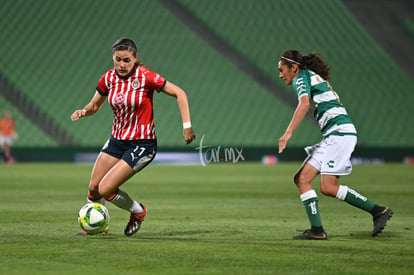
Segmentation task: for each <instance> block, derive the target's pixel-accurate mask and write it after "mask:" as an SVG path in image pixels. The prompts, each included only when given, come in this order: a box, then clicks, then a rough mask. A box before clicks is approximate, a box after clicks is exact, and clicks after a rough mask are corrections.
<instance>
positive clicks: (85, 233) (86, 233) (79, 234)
mask: <svg viewBox="0 0 414 275" xmlns="http://www.w3.org/2000/svg"><path fill="white" fill-rule="evenodd" d="M76 235H78V236H86V235H89V234H88V232H86V231H85V230H82V231H81V232H78V233H76Z"/></svg>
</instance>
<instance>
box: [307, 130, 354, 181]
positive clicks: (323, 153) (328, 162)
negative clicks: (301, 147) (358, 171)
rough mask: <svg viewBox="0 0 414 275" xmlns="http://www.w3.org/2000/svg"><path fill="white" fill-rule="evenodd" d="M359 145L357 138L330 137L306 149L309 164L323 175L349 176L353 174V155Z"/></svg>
mask: <svg viewBox="0 0 414 275" xmlns="http://www.w3.org/2000/svg"><path fill="white" fill-rule="evenodd" d="M356 143H357V137H356V136H351V135H347V136H335V135H332V136H329V137H327V138H325V139H323V140H322V141H321V142H319V143H318V144H316V145H313V146H308V147H306V148H305V151H306V153H307V154H308V157H307V158H306V160H305V161H304V164H305V163H309V164H310V165H312V166H313V167H315V168H316V169H318V171H319V172H320V173H321V174H322V175H323V174H326V175H337V176H341V175H349V174H351V173H352V163H351V155H352V152H353V151H354V149H355V145H356Z"/></svg>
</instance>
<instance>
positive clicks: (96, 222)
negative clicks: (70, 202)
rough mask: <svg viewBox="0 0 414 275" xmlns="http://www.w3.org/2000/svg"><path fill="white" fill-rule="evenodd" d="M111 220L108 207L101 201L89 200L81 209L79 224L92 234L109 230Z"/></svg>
mask: <svg viewBox="0 0 414 275" xmlns="http://www.w3.org/2000/svg"><path fill="white" fill-rule="evenodd" d="M109 220H110V217H109V211H108V209H107V208H106V207H105V206H104V205H103V204H101V203H99V202H89V203H87V204H85V205H84V206H83V207H82V208H81V209H80V210H79V214H78V222H79V225H80V227H81V228H82V229H83V230H85V231H86V232H87V233H88V234H90V235H94V234H98V233H102V232H107V231H108V224H109Z"/></svg>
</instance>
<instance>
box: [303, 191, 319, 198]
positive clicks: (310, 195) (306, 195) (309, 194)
mask: <svg viewBox="0 0 414 275" xmlns="http://www.w3.org/2000/svg"><path fill="white" fill-rule="evenodd" d="M317 197H318V195H317V194H316V191H315V190H309V191H306V192H305V193H303V194H301V195H300V200H301V201H307V200H309V199H313V198H317Z"/></svg>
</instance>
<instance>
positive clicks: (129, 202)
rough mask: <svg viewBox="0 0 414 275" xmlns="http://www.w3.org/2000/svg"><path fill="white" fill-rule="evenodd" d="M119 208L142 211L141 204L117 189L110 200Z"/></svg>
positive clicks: (133, 211)
mask: <svg viewBox="0 0 414 275" xmlns="http://www.w3.org/2000/svg"><path fill="white" fill-rule="evenodd" d="M110 202H112V203H113V204H115V205H116V206H118V207H119V208H122V209H125V210H127V211H129V212H131V213H142V212H144V209H143V208H142V206H141V205H140V204H139V203H138V202H136V201H135V200H133V199H132V198H131V197H130V196H129V195H128V194H127V193H126V192H124V191H122V190H120V189H119V190H118V193H117V194H116V195H115V196H114V198H113V199H112V200H111V201H110Z"/></svg>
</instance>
